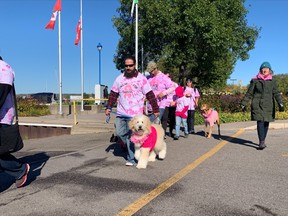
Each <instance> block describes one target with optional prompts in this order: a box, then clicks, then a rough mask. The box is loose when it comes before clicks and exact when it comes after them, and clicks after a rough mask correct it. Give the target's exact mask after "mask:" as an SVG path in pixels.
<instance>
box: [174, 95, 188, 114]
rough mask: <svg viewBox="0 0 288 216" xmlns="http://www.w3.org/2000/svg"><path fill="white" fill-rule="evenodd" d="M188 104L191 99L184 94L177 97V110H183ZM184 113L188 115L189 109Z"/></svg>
mask: <svg viewBox="0 0 288 216" xmlns="http://www.w3.org/2000/svg"><path fill="white" fill-rule="evenodd" d="M186 106H189V99H188V98H187V97H185V96H183V97H181V98H177V99H176V112H182V111H183V109H184V108H185V107H186ZM184 114H185V115H186V116H188V111H186V112H185V113H184Z"/></svg>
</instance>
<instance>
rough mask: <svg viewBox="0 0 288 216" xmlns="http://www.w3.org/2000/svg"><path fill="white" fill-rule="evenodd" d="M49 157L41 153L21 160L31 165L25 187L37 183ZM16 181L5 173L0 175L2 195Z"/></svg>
mask: <svg viewBox="0 0 288 216" xmlns="http://www.w3.org/2000/svg"><path fill="white" fill-rule="evenodd" d="M49 158H50V157H49V156H48V155H47V154H46V153H45V152H40V153H37V154H34V155H28V156H25V157H22V158H19V160H20V161H21V162H23V163H29V165H30V171H29V173H28V178H27V182H26V183H25V185H24V187H25V186H27V185H29V184H30V183H31V182H33V181H35V180H36V179H37V177H38V176H40V175H41V170H42V168H43V167H44V166H45V164H46V162H47V161H48V160H49ZM14 182H15V179H14V178H13V177H11V176H10V175H7V174H6V173H4V172H1V173H0V193H1V192H3V191H5V190H7V189H8V188H10V187H11V185H12V184H14Z"/></svg>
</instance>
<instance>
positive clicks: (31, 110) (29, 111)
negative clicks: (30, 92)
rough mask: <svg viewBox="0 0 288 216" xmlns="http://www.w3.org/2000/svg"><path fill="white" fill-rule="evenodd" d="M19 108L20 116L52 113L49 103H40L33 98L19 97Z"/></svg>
mask: <svg viewBox="0 0 288 216" xmlns="http://www.w3.org/2000/svg"><path fill="white" fill-rule="evenodd" d="M17 108H18V115H19V116H44V115H50V114H51V113H50V110H49V108H48V106H47V105H43V104H39V102H38V101H37V100H35V99H32V98H25V99H23V98H19V99H17Z"/></svg>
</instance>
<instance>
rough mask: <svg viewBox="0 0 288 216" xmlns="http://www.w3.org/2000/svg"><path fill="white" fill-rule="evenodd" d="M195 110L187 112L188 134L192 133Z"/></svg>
mask: <svg viewBox="0 0 288 216" xmlns="http://www.w3.org/2000/svg"><path fill="white" fill-rule="evenodd" d="M194 122H195V110H188V119H187V125H188V133H191V132H194Z"/></svg>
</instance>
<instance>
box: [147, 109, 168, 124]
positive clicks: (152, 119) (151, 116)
mask: <svg viewBox="0 0 288 216" xmlns="http://www.w3.org/2000/svg"><path fill="white" fill-rule="evenodd" d="M164 111H165V108H159V112H160V114H159V116H158V118H159V119H160V120H162V117H163V114H164ZM156 118H157V117H156V116H155V115H154V114H151V115H150V116H149V119H150V121H151V122H154V120H155V119H156Z"/></svg>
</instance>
